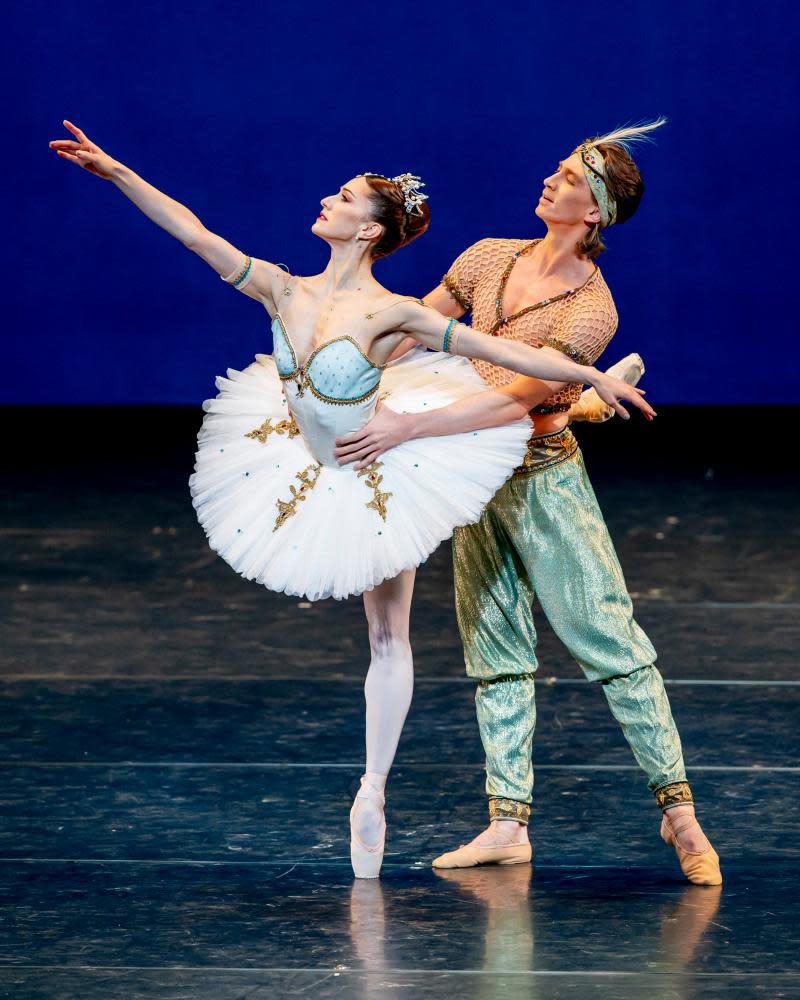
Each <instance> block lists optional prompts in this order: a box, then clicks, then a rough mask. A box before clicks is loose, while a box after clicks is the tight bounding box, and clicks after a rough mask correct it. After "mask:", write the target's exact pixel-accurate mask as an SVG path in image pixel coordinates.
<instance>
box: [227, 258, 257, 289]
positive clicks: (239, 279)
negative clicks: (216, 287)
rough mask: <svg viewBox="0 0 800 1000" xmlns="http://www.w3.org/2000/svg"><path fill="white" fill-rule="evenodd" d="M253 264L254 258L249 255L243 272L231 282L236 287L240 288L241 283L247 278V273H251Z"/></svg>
mask: <svg viewBox="0 0 800 1000" xmlns="http://www.w3.org/2000/svg"><path fill="white" fill-rule="evenodd" d="M252 266H253V261H252V258H250V257H247V258H246V260H245V267H244V270H243V271H242V272H241V274H239V275H237V276H236V277H235V278H234V279H233V281H232V282H231V284H232V285H233V287H234V288H238V287H239V285H241V284H242V282H243V281H244V280H245V278H246V277H247V275H248V274H249V273H250V268H251V267H252Z"/></svg>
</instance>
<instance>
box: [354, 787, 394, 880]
mask: <svg viewBox="0 0 800 1000" xmlns="http://www.w3.org/2000/svg"><path fill="white" fill-rule="evenodd" d="M384 780H385V778H384ZM370 800H373V801H377V802H378V804H379V806H380V809H381V814H383V807H384V803H385V800H384V795H383V789H382V788H381V787H379V786H378V785H376V784H373V783H371V782H370V781H369V775H367V774H365V775H363V776H362V778H361V788H360V789H359V791H358V794H357V795H356V797H355V801H354V802H353V806H352V808H351V809H350V863H351V864H352V866H353V874H354V875H355V877H356V878H378V876H379V875H380V872H381V865H382V864H383V852H384V848H385V845H386V819H385V818H384V817H383V815H381V823H380V829H381V834H380V837H379V839H378V841H377V843H375V844H365V843H364V841H363V840H362V839H361V837H360V836H359V835H358V832H357V830H356V825H357V821H358V812H359V806H361V805H362V804H363V803H365V802H367V801H370Z"/></svg>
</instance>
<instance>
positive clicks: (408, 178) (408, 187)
mask: <svg viewBox="0 0 800 1000" xmlns="http://www.w3.org/2000/svg"><path fill="white" fill-rule="evenodd" d="M358 176H359V177H382V178H383V179H384V180H385V181H391V182H392V184H397V186H398V187H399V188H400V190H401V191H402V192H403V198H404V199H405V210H406V212H407V213H408V214H409V215H411V214H412V213H413V214H414V215H422V209H421V208H420V205H421V204H422V203H423V201H427V200H428V196H427V195H426V194H423V193H422V191H421V190H420V188H424V187H425V182H424V181H423V180H421V179H420V178H419V177H417V175H416V174H398V175H397V177H387V176H386V174H376V173H375V172H374V171H368V172H367V173H364V174H359V175H358Z"/></svg>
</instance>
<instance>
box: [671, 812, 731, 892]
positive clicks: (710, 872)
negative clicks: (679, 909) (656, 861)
mask: <svg viewBox="0 0 800 1000" xmlns="http://www.w3.org/2000/svg"><path fill="white" fill-rule="evenodd" d="M685 819H686V822H685V823H683V824H682V825H681V826H678V824H677V823H676V824H674V825H673V823H672V820H671V819H669V810H667V812H665V813H664V816H663V818H662V820H661V839H662V840H663V841H664V843H665V844H669V845H670V846H671V847H674V848H675V853H676V854H677V855H678V861H679V862H680V865H681V870H682V871H683V874H684V875H685V876H686V878H687V879H688V880H689V881H690V882H693V883H694V884H695V885H722V872H721V871H720V869H719V855H718V854H717V852H716V851H715V850H714V848H713V847H712V846H711V843H710V842H709V840H708V837H706V838H705V840H706V844H707V845H708V846H707V847H706V848H705V850H703V851H687V850H685V849H684V848H683V847H681V845H680V844H679V843H678V836H679V835H680V834H681V833H684V831H686V830H688V829H689V827H690V826H691V825H692V824H693V823H694V824H696V825H698V826H699V823H697V820H696V819H695V818H694V816H686V817H685Z"/></svg>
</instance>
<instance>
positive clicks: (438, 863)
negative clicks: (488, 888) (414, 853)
mask: <svg viewBox="0 0 800 1000" xmlns="http://www.w3.org/2000/svg"><path fill="white" fill-rule="evenodd" d="M532 856H533V851H532V849H531V845H530V844H504V845H502V846H497V845H494V846H491V847H474V846H472V845H471V844H462V845H461V847H459V848H458V849H457V850H455V851H446V852H445V853H444V854H440V855H439V857H438V858H434V859H433V861H432V862H431V864H432V866H433V867H434V868H474V867H475V866H476V865H522V864H526V863H527V862H529V861H530V860H531V857H532Z"/></svg>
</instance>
